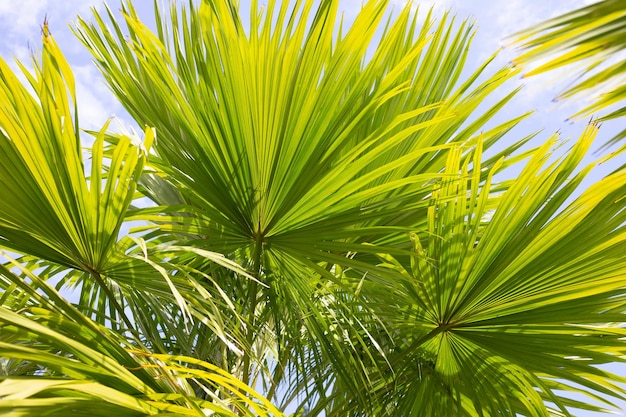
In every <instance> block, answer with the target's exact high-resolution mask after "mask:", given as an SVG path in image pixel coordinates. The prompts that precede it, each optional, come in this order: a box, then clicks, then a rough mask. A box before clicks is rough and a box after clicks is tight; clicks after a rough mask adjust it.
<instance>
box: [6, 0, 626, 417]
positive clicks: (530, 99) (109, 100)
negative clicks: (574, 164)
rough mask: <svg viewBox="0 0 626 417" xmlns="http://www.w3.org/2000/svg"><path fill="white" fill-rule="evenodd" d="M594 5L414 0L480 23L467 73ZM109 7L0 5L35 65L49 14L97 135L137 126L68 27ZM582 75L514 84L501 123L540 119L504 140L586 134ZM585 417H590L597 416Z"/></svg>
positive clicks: (396, 0) (85, 122)
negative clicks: (562, 96) (116, 125)
mask: <svg viewBox="0 0 626 417" xmlns="http://www.w3.org/2000/svg"><path fill="white" fill-rule="evenodd" d="M390 2H391V3H393V5H394V7H396V8H399V7H402V6H403V5H404V4H405V3H406V1H404V0H390ZM592 2H593V1H591V0H559V1H550V0H507V1H498V0H437V1H414V4H415V5H418V4H419V5H420V8H423V9H424V10H427V9H428V8H430V7H434V8H435V11H436V12H437V13H439V14H440V13H443V12H444V11H445V10H447V9H451V10H452V11H453V12H454V13H456V15H457V16H458V18H459V19H465V18H471V19H473V20H475V22H476V27H477V30H478V31H477V35H476V37H475V38H474V42H473V48H472V50H471V55H470V59H469V61H468V63H467V65H468V68H474V67H476V66H477V65H478V64H480V63H481V62H483V61H484V60H485V59H486V58H487V57H488V56H490V55H491V54H492V53H493V52H495V51H496V50H498V49H499V48H502V47H503V46H506V45H507V42H508V41H507V40H506V37H507V36H508V35H511V34H513V33H515V32H516V31H518V30H521V29H523V28H526V27H528V26H530V25H532V24H535V23H538V22H540V21H542V20H545V19H547V18H550V17H553V16H556V15H558V14H561V13H563V12H566V11H569V10H573V9H575V8H579V7H582V6H584V5H586V4H589V3H592ZM135 3H136V7H137V8H138V10H139V12H140V15H141V14H144V15H146V16H150V15H151V12H150V10H151V8H152V1H146V0H136V1H135ZM261 3H262V1H261ZM102 4H103V3H102V1H101V0H65V1H58V0H56V1H54V0H11V1H9V0H1V1H0V56H2V57H3V58H4V59H7V60H10V59H11V58H10V57H11V56H15V57H17V58H18V59H19V60H21V61H22V62H28V60H29V59H30V58H29V57H30V54H31V51H32V50H34V49H37V48H39V42H40V27H41V24H42V22H43V20H44V16H46V15H47V16H48V20H49V22H50V28H51V30H52V33H53V35H54V36H55V38H56V40H57V42H58V43H59V44H60V45H61V48H62V49H63V51H64V53H65V54H66V56H67V57H68V60H69V61H70V64H71V65H72V68H73V70H74V73H75V76H76V82H77V91H78V100H79V109H80V112H81V125H82V127H83V128H90V129H94V128H100V127H101V126H102V124H103V123H104V122H105V121H106V119H107V118H109V117H111V116H113V115H115V116H117V117H118V118H119V121H120V123H121V124H123V125H128V126H130V125H131V123H132V122H131V121H130V119H129V118H128V116H126V115H125V113H124V111H123V109H122V108H121V106H120V105H119V104H118V103H117V101H116V100H115V98H114V97H113V96H112V94H111V93H110V92H109V91H108V90H107V87H106V86H105V84H104V81H103V80H102V78H101V77H100V75H99V73H98V71H97V69H96V68H95V66H94V65H93V64H92V63H91V62H90V57H89V55H88V54H87V53H86V51H85V50H84V48H83V47H82V45H81V44H80V43H79V42H78V40H76V39H75V38H74V36H73V34H72V33H71V30H70V29H69V28H68V24H70V23H71V22H73V21H74V20H75V17H76V15H77V14H80V15H82V16H84V17H86V18H88V17H89V16H90V11H89V8H90V7H97V8H102ZM110 4H111V7H112V8H113V9H115V8H117V7H118V4H119V3H118V2H117V1H110ZM248 4H249V0H244V1H242V7H243V8H244V9H245V8H246V7H247V5H248ZM360 4H361V3H360V1H355V0H343V1H342V6H341V7H342V10H344V12H345V15H346V18H347V20H348V21H349V20H350V18H351V17H353V16H354V15H355V14H356V13H357V12H358V10H359V8H360ZM516 53H517V51H516V50H515V49H514V48H511V47H508V48H504V49H503V50H502V51H501V52H500V54H499V56H498V58H497V60H496V62H495V63H494V65H493V67H492V68H494V69H497V68H499V67H500V66H502V65H505V64H506V63H508V62H509V61H510V60H511V59H512V58H513V57H514V56H515V54H516ZM576 74H577V72H576V69H571V68H568V69H564V70H558V71H555V72H553V73H550V74H547V75H542V76H538V77H533V78H531V79H528V80H522V79H518V80H515V81H514V82H512V83H511V85H510V88H515V87H516V86H517V85H520V84H522V85H524V88H523V90H522V91H521V93H520V94H519V95H518V96H517V97H516V98H515V99H514V101H513V103H511V105H510V106H509V107H508V109H509V110H506V111H503V112H502V113H501V114H500V116H499V117H498V120H500V121H504V120H507V119H509V118H511V117H513V116H516V115H518V114H520V113H522V112H524V111H526V110H530V109H535V110H536V113H535V115H533V116H532V117H531V118H529V119H528V120H527V121H525V122H524V123H523V124H522V125H521V126H520V127H519V128H518V129H516V130H514V131H513V132H512V134H511V136H510V139H505V140H510V141H511V142H513V141H516V140H518V139H520V138H522V137H524V136H526V134H528V133H530V132H532V131H535V130H538V129H543V133H542V134H541V135H540V136H539V138H538V140H541V139H546V138H547V137H548V136H549V135H550V134H552V133H553V132H556V131H560V132H562V135H563V136H564V137H565V138H567V137H576V136H577V135H579V134H580V133H581V132H582V130H583V128H584V126H585V121H584V120H583V121H578V122H576V123H571V122H566V119H567V118H568V116H570V115H571V114H573V113H575V112H576V111H577V110H579V109H580V108H582V107H584V106H585V105H586V104H588V102H587V101H585V100H571V101H566V102H564V103H555V102H553V98H554V97H555V96H557V95H558V93H559V92H560V91H562V90H563V88H564V87H566V86H567V85H568V84H567V83H568V82H569V81H571V77H572V76H573V75H576ZM496 122H497V120H496ZM622 128H623V121H619V120H618V121H615V122H610V123H605V124H604V126H603V127H602V129H601V133H600V138H599V144H601V143H602V142H604V141H606V140H608V139H610V138H611V137H612V136H613V135H614V134H616V133H617V132H618V131H619V130H621V129H622ZM592 160H593V157H592V156H590V157H589V159H588V161H589V162H591V161H592ZM610 168H611V165H608V166H605V167H604V168H603V169H604V170H605V171H607V170H609V169H610ZM602 173H603V172H602V171H601V170H600V171H597V172H595V173H594V176H593V177H592V178H590V179H589V182H591V181H593V180H594V178H595V179H597V178H599V176H600V175H602ZM589 182H588V183H589ZM613 371H614V372H617V373H619V374H621V375H624V376H626V369H624V368H621V369H620V368H616V369H613ZM621 406H622V407H623V408H626V403H622V404H621ZM579 415H581V416H583V417H591V416H596V415H597V414H593V413H587V414H579ZM621 415H626V414H624V413H622V414H621Z"/></svg>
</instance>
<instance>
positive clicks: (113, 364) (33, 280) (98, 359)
mask: <svg viewBox="0 0 626 417" xmlns="http://www.w3.org/2000/svg"><path fill="white" fill-rule="evenodd" d="M14 265H15V266H16V267H17V266H19V264H17V263H15V264H14ZM24 273H25V274H26V277H27V278H28V279H29V280H30V284H27V283H26V281H25V280H24V279H23V277H20V276H16V275H15V274H13V273H12V272H10V271H9V270H7V269H5V268H4V267H0V288H2V289H3V290H4V291H11V292H12V295H13V296H14V297H17V298H21V297H19V295H24V296H26V299H28V300H30V301H31V303H29V304H28V305H25V306H24V308H21V309H19V313H16V312H14V311H10V310H9V309H8V308H4V307H2V308H0V330H1V334H2V336H1V337H0V357H2V358H10V359H18V360H22V361H26V362H27V363H31V364H36V365H40V366H41V368H40V371H37V372H34V373H28V374H22V375H19V376H9V377H7V376H3V377H1V378H0V380H2V382H0V398H1V400H0V410H2V413H3V415H16V416H17V415H24V414H26V415H50V416H66V415H70V414H72V415H95V416H110V415H121V416H146V415H179V416H203V417H204V416H206V415H208V414H210V413H215V414H216V415H225V416H240V415H249V416H258V415H261V416H270V415H271V416H280V415H282V414H281V413H280V412H279V411H278V410H276V408H274V407H273V406H272V405H271V404H270V403H269V402H268V401H267V400H265V399H264V398H262V397H260V396H259V395H258V394H256V393H255V392H254V390H253V389H251V388H250V387H248V386H246V385H245V384H242V383H241V382H240V381H239V380H238V379H236V378H235V377H233V376H232V375H230V374H229V373H228V372H226V371H224V370H222V369H220V368H218V367H216V366H215V365H212V364H209V363H206V362H204V361H201V360H198V359H196V358H191V357H185V356H172V355H162V354H154V353H152V352H151V351H150V350H148V349H147V348H146V347H145V346H143V345H138V344H136V343H134V342H131V341H129V340H127V339H126V338H124V337H122V335H120V334H117V333H115V332H112V331H111V330H110V329H108V328H106V327H104V326H102V325H100V324H98V323H96V322H94V321H91V320H90V319H89V318H87V317H85V316H84V315H83V314H82V313H80V312H79V311H78V310H77V309H76V308H75V307H74V306H72V305H71V304H69V303H68V302H67V301H65V300H64V299H63V298H62V297H61V296H60V295H59V294H58V293H57V292H56V291H55V290H54V289H52V288H51V287H49V286H48V285H47V284H46V283H45V282H44V281H42V280H40V279H39V278H38V277H37V276H36V275H33V274H30V273H29V272H28V271H27V270H24ZM6 306H7V307H15V304H13V303H7V305H6ZM196 392H200V393H201V394H202V395H200V396H198V395H196ZM76 413H78V414H76Z"/></svg>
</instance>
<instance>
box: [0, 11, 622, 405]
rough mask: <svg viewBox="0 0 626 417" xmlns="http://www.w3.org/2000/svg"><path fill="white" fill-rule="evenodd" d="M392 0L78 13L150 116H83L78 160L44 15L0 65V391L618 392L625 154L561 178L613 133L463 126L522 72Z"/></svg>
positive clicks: (509, 399) (444, 396) (246, 400)
mask: <svg viewBox="0 0 626 417" xmlns="http://www.w3.org/2000/svg"><path fill="white" fill-rule="evenodd" d="M387 3H388V2H387V1H383V0H381V1H370V2H368V3H367V4H365V5H364V6H363V8H362V10H361V11H360V13H359V15H358V16H357V18H356V19H355V21H354V22H353V23H352V24H351V25H344V24H343V23H342V22H341V21H340V20H338V19H337V9H338V5H337V1H334V0H327V1H322V2H319V4H316V3H315V2H313V1H297V2H294V3H292V4H290V3H288V2H283V3H279V2H275V1H269V2H268V4H267V5H266V6H265V8H264V9H263V12H259V7H258V4H257V2H253V3H252V6H251V12H250V19H249V20H250V22H249V25H247V24H244V23H243V22H242V19H241V16H240V14H239V10H238V9H237V7H236V6H235V5H234V3H231V2H212V1H204V2H202V4H200V5H195V4H194V3H193V2H190V3H189V5H187V6H182V5H179V4H176V3H172V6H171V8H170V9H169V11H162V10H159V9H158V8H155V11H156V14H155V15H156V28H157V29H156V32H153V31H151V30H150V29H149V28H148V27H147V26H146V25H145V24H144V23H143V22H142V21H141V20H140V19H139V18H138V16H137V13H136V12H135V10H134V9H133V6H132V3H130V2H124V3H123V4H122V12H123V15H124V19H123V24H122V23H120V22H119V21H118V20H117V19H116V18H115V15H114V14H113V12H111V11H110V10H109V9H106V10H105V12H104V13H98V12H94V13H95V14H94V17H95V20H94V22H93V23H90V22H88V21H85V20H80V21H79V23H78V25H77V26H76V28H75V30H76V33H77V35H78V37H79V38H80V39H81V40H82V42H83V43H84V44H85V46H86V47H87V48H88V49H89V50H90V51H91V53H92V54H93V57H94V59H95V61H96V63H97V65H98V66H99V68H100V70H101V71H102V74H103V76H104V78H105V79H106V81H107V82H108V84H109V86H110V88H111V89H112V91H113V92H114V93H115V94H116V96H117V97H118V99H119V100H120V102H121V103H122V104H123V105H124V107H125V108H126V109H127V111H128V112H129V114H130V115H131V116H132V117H133V118H134V119H135V121H136V122H137V123H138V124H140V125H145V126H146V129H145V132H144V138H143V141H141V140H139V139H138V138H136V137H133V135H127V134H119V133H114V132H112V131H110V130H109V129H108V126H104V127H103V128H102V130H101V131H99V132H88V133H90V134H92V135H93V136H94V138H95V139H94V141H93V146H91V147H90V149H88V151H89V154H90V156H91V157H90V158H89V159H85V158H84V156H83V150H82V149H81V140H80V139H81V138H80V130H79V123H78V111H79V110H80V109H77V108H76V105H75V91H74V85H73V78H72V73H71V69H70V68H69V66H68V64H67V62H66V61H65V59H64V58H63V56H62V54H61V52H60V50H59V48H58V46H57V45H56V44H55V42H54V39H53V38H52V37H51V36H50V35H49V33H47V31H46V28H44V36H43V50H42V54H41V59H40V60H39V61H37V62H36V64H35V70H34V72H33V73H30V72H29V71H28V70H26V69H25V68H22V71H23V73H24V76H25V77H26V78H27V82H28V83H29V84H30V88H31V90H32V93H31V91H30V90H29V88H27V87H26V86H24V85H22V84H21V82H20V81H19V78H18V77H17V76H16V75H15V74H14V73H13V72H12V71H11V69H10V68H9V66H8V65H7V64H6V63H4V62H2V63H1V64H0V102H2V103H3V105H2V106H0V146H1V149H2V154H3V155H5V158H4V159H3V162H2V164H0V183H1V184H2V188H3V189H4V190H5V191H4V194H3V198H2V199H0V244H1V245H2V246H3V247H4V248H5V249H6V250H7V251H8V252H6V253H5V255H4V256H5V258H6V262H5V264H4V266H3V267H2V268H1V269H0V288H2V290H1V291H2V292H0V297H1V299H2V305H3V308H0V326H1V327H0V328H1V332H0V357H2V358H4V359H3V360H2V361H1V363H2V365H3V368H2V369H3V370H4V372H5V374H6V375H5V376H3V377H2V382H1V383H0V410H2V411H3V412H6V413H9V415H10V414H11V413H13V415H50V416H65V415H74V414H75V415H103V416H104V415H107V416H109V415H120V416H121V415H124V416H125V415H129V416H134V415H136V416H144V415H163V416H166V415H167V416H179V415H180V416H205V415H250V416H253V415H275V416H277V415H282V414H283V413H287V412H289V413H293V414H294V415H311V416H312V415H327V416H365V415H367V416H369V415H392V416H393V415H398V416H412V415H415V416H422V415H432V416H439V415H441V416H447V415H468V416H481V415H512V416H514V415H529V416H534V415H569V408H568V407H570V408H571V407H573V408H579V409H588V410H598V409H600V408H599V407H597V406H594V405H590V404H585V403H583V402H581V401H576V400H573V399H572V398H571V395H570V394H571V393H574V392H582V393H584V394H587V395H588V396H590V397H592V398H596V399H598V400H600V401H602V402H604V403H605V404H606V405H609V406H610V405H611V402H610V399H611V398H623V390H622V389H621V388H619V387H618V386H617V385H616V383H619V382H621V381H622V379H621V378H620V377H618V376H616V375H613V374H611V373H610V372H607V371H604V370H601V369H599V368H598V367H597V366H598V365H602V364H608V363H612V362H623V361H624V350H625V348H624V345H623V341H622V339H623V337H625V336H626V334H625V333H626V331H625V330H624V329H623V327H622V326H621V324H620V322H621V320H622V314H623V311H624V303H625V301H626V295H625V294H624V291H623V288H624V275H625V272H626V259H625V258H624V257H623V256H622V254H623V253H624V250H625V249H626V239H625V237H626V226H625V225H626V221H625V220H626V211H625V210H624V209H623V208H624V204H623V201H624V197H625V194H626V187H625V186H624V184H625V181H624V180H625V179H626V178H625V177H626V172H624V171H617V172H614V173H612V174H610V175H608V176H606V177H605V178H603V179H601V180H599V181H597V182H596V183H595V184H593V185H592V186H591V187H590V188H588V189H586V190H584V191H582V192H577V191H576V190H577V188H579V185H580V184H581V182H582V180H583V179H584V178H585V177H586V175H587V174H588V173H589V171H590V170H591V169H592V168H593V167H594V166H595V165H596V164H598V163H600V162H603V161H604V160H606V159H608V158H609V157H605V158H602V159H601V160H599V161H597V162H596V163H594V164H592V165H590V166H581V160H582V158H583V156H585V155H586V153H587V150H588V148H589V146H590V144H591V142H592V141H593V139H594V137H595V135H596V134H597V131H598V129H597V126H595V125H593V124H592V125H590V126H588V128H587V129H586V130H585V132H584V133H583V134H582V136H581V137H580V139H579V140H577V141H576V142H575V143H574V144H573V145H572V146H571V148H570V149H567V150H565V151H563V152H561V153H560V156H559V157H557V158H556V159H555V158H551V156H552V155H554V153H555V152H556V151H555V149H554V148H555V147H556V144H557V142H558V138H557V136H556V135H555V136H554V137H551V138H549V139H548V140H546V142H545V144H542V145H540V146H538V147H536V148H532V149H530V150H525V151H520V150H519V149H520V148H521V147H522V146H523V145H524V144H526V143H527V142H528V141H529V140H530V139H531V138H532V137H533V136H534V135H529V136H528V137H525V138H522V139H519V140H511V138H510V133H509V131H510V130H511V129H512V128H513V127H514V126H515V125H516V124H517V123H518V122H519V121H520V120H522V119H523V118H524V117H525V116H526V114H521V115H520V116H519V117H517V118H515V119H513V120H510V121H507V122H505V123H502V124H499V125H497V126H496V127H492V128H490V129H488V130H486V129H485V128H484V126H485V124H486V123H487V122H488V121H490V120H491V119H492V118H493V117H494V116H495V115H496V114H497V113H498V111H499V110H500V109H501V108H502V107H503V106H505V105H506V103H507V102H508V101H509V100H510V99H511V97H513V95H514V94H515V91H513V92H504V93H501V92H500V91H499V90H501V89H502V88H504V87H503V86H502V85H503V83H505V82H506V81H507V80H509V79H511V77H513V76H515V75H516V74H517V71H516V70H514V69H512V68H509V67H507V68H503V69H500V70H498V71H495V72H493V71H491V69H490V67H489V65H488V64H489V61H488V62H485V64H484V65H483V66H481V67H480V68H478V69H476V70H475V72H474V73H473V74H471V75H470V77H469V78H467V79H462V78H461V71H462V69H463V63H464V62H465V58H466V56H467V53H468V47H469V43H470V40H471V37H472V33H473V29H472V28H471V25H469V24H468V23H467V22H464V23H461V24H460V25H454V23H453V19H451V18H449V17H448V16H444V17H443V18H442V19H441V21H440V22H438V23H437V22H436V21H435V20H434V19H433V18H432V16H431V15H430V14H428V15H427V17H426V19H425V23H424V24H423V26H419V25H418V21H419V20H418V15H417V13H418V12H416V11H414V10H413V9H412V8H411V7H410V6H407V7H405V8H404V9H403V10H402V11H401V12H400V13H399V14H398V15H397V16H395V18H393V19H391V18H387V17H386V16H387V15H386V14H385V11H386V9H387ZM383 22H384V26H382V23H383ZM380 26H382V27H383V28H384V29H382V32H377V31H378V28H379V27H380ZM377 33H379V34H380V33H382V35H380V36H378V35H377ZM481 80H484V81H481ZM494 93H495V94H500V95H498V96H497V97H498V98H497V100H496V104H495V105H493V106H492V107H490V108H488V109H487V110H481V108H479V106H480V105H481V103H483V102H484V101H485V99H486V98H487V97H490V96H492V95H493V94H494ZM507 143H508V144H509V145H508V146H507V145H506V144H507ZM485 152H489V153H490V154H491V156H489V157H486V156H484V153H485ZM557 155H559V154H557ZM513 165H522V166H523V169H521V173H520V174H519V175H518V176H517V177H516V178H514V179H503V177H502V171H504V170H505V169H506V168H508V167H511V166H513ZM85 173H86V174H87V175H85ZM498 174H500V175H498ZM501 177H502V178H501ZM146 201H148V203H146ZM128 227H131V229H130V230H128ZM69 291H74V293H75V295H74V298H75V299H76V300H75V301H74V302H70V301H68V299H66V297H64V296H63V295H62V294H67V293H68V292H69ZM252 387H253V388H254V389H253V388H252ZM257 391H258V392H260V394H257ZM272 404H274V405H272Z"/></svg>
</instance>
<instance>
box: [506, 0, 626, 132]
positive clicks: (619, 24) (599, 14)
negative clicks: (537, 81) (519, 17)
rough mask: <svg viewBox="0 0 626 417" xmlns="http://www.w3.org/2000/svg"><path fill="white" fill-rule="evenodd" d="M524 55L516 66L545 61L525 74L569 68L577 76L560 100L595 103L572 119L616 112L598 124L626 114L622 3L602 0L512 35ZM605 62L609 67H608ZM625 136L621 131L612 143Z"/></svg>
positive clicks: (625, 27) (625, 12)
mask: <svg viewBox="0 0 626 417" xmlns="http://www.w3.org/2000/svg"><path fill="white" fill-rule="evenodd" d="M515 40H516V42H517V43H518V44H519V45H520V47H521V48H522V49H523V50H524V52H523V53H522V54H521V55H520V56H519V57H517V58H516V60H515V62H516V63H517V64H520V65H527V64H529V63H535V62H538V61H543V62H542V63H541V64H540V65H538V66H537V67H536V68H534V69H533V70H531V71H529V72H528V73H527V74H526V75H527V76H531V75H535V74H540V73H543V72H546V71H551V70H554V69H556V68H562V67H567V68H569V69H570V70H572V69H573V70H574V71H576V72H578V74H579V76H578V77H577V78H578V79H576V81H575V83H574V84H573V85H572V86H571V87H569V88H568V89H567V90H566V91H564V92H563V93H562V94H561V95H560V96H559V97H558V98H559V99H565V98H570V97H576V98H584V96H590V95H596V97H595V100H593V102H592V103H591V104H589V105H588V106H586V107H584V108H582V110H580V111H578V112H577V113H576V114H574V115H573V116H572V117H574V118H579V117H588V116H591V115H595V114H596V113H598V112H601V111H603V110H606V109H607V108H615V107H617V108H615V109H614V110H612V111H610V112H609V113H608V114H606V115H604V116H602V118H601V119H600V120H610V119H615V118H618V117H624V116H625V115H626V105H624V103H625V102H626V56H625V55H624V52H625V51H626V3H625V2H624V1H622V0H602V1H599V2H597V3H593V4H590V5H588V6H585V7H583V8H580V9H577V10H574V11H572V12H569V13H566V14H564V15H561V16H557V17H555V18H552V19H549V20H547V21H545V22H542V23H540V24H538V25H535V26H533V27H531V28H528V29H526V30H524V31H522V32H520V33H518V34H517V35H516V36H515ZM607 62H608V63H609V64H608V65H607ZM624 137H626V130H623V131H622V132H621V133H619V134H618V135H617V136H616V137H615V138H613V139H612V142H617V141H618V140H620V139H621V138H624Z"/></svg>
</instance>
